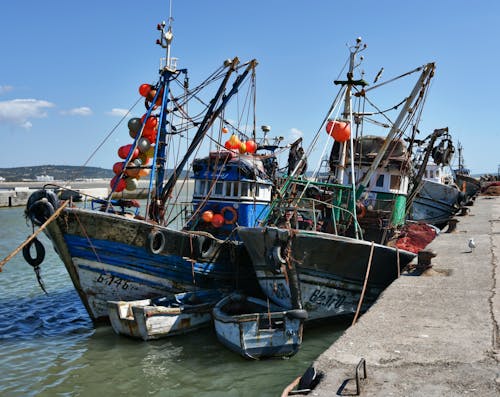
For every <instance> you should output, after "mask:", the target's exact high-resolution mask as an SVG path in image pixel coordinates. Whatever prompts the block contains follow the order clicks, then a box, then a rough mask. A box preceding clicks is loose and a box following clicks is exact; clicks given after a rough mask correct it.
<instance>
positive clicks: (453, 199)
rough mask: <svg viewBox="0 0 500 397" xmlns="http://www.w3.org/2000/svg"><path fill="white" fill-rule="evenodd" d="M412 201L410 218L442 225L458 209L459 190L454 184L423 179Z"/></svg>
mask: <svg viewBox="0 0 500 397" xmlns="http://www.w3.org/2000/svg"><path fill="white" fill-rule="evenodd" d="M423 182H424V183H423V186H422V188H421V190H420V191H419V193H418V195H417V197H416V198H415V200H414V201H413V205H412V210H411V218H412V219H413V220H415V221H418V222H425V223H429V224H431V225H435V226H444V225H446V224H447V223H448V221H449V220H450V219H451V218H452V217H453V216H454V215H455V214H456V213H457V212H458V210H459V209H460V205H459V201H460V191H459V190H458V188H457V186H456V185H454V184H451V185H445V184H443V183H437V182H434V181H428V180H424V181H423Z"/></svg>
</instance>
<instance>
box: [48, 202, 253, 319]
mask: <svg viewBox="0 0 500 397" xmlns="http://www.w3.org/2000/svg"><path fill="white" fill-rule="evenodd" d="M46 230H47V235H48V236H49V238H50V239H51V240H52V242H53V244H54V248H55V250H56V252H57V253H58V255H59V256H60V257H61V259H62V260H63V262H64V264H65V266H66V269H67V271H68V273H69V275H70V277H71V279H72V281H73V284H74V286H75V288H76V290H77V291H78V293H79V296H80V298H81V300H82V302H83V304H84V305H85V307H86V309H87V311H88V313H89V316H90V317H91V319H92V320H93V321H94V322H95V323H101V322H106V323H107V322H108V321H109V319H108V307H107V302H108V301H133V300H140V299H146V298H154V297H160V296H168V295H173V294H176V293H180V292H185V291H193V290H196V289H199V288H202V289H220V290H224V289H226V290H233V289H235V288H240V289H242V290H245V291H248V292H249V293H256V291H258V284H257V281H256V278H255V274H254V272H253V269H252V267H251V265H250V260H249V257H248V254H247V252H246V250H245V248H244V247H243V245H242V244H241V243H240V242H236V241H232V242H223V241H221V240H217V239H215V238H213V237H210V235H209V234H208V233H204V234H196V233H194V232H193V233H190V232H183V231H176V230H172V229H169V228H167V227H161V226H158V225H155V224H152V223H149V222H145V221H143V220H138V219H133V218H129V217H126V216H122V215H116V214H110V213H106V212H100V211H91V210H85V209H79V208H68V209H65V210H64V212H63V213H62V215H61V216H59V217H58V218H57V219H56V221H55V222H52V223H51V224H49V226H48V227H47V229H46ZM159 234H160V235H161V236H160V237H161V242H162V244H160V247H153V251H154V252H152V249H151V248H152V246H151V244H152V243H151V241H152V238H151V236H158V235H159Z"/></svg>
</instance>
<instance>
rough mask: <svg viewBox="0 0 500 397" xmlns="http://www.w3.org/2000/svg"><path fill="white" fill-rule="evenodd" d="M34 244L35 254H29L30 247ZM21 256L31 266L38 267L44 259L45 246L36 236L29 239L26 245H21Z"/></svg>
mask: <svg viewBox="0 0 500 397" xmlns="http://www.w3.org/2000/svg"><path fill="white" fill-rule="evenodd" d="M33 244H35V252H36V256H35V257H32V256H31V247H32V246H33ZM23 257H24V260H25V261H26V262H28V264H30V265H31V266H33V267H38V266H40V265H41V263H42V262H43V260H44V259H45V247H44V246H43V244H42V243H41V242H40V240H38V239H37V238H36V237H35V238H34V239H33V240H31V241H30V242H29V243H28V244H27V245H25V246H24V247H23Z"/></svg>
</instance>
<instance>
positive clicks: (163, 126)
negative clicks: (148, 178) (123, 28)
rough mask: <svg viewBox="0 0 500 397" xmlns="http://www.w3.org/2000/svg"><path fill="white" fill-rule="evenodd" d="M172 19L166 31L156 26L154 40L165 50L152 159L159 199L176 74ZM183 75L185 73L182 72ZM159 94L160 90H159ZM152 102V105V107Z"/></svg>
mask: <svg viewBox="0 0 500 397" xmlns="http://www.w3.org/2000/svg"><path fill="white" fill-rule="evenodd" d="M172 19H173V18H172V17H171V16H170V17H169V20H168V21H169V22H168V30H165V22H162V23H161V24H158V26H157V29H158V30H159V31H160V38H159V39H158V40H156V44H158V45H160V46H161V47H163V48H165V50H166V57H165V65H164V66H163V65H160V73H161V83H160V86H161V87H162V88H163V98H162V106H161V111H160V125H159V134H158V139H157V142H156V147H157V148H158V149H157V152H156V153H155V155H156V156H157V157H155V158H154V159H153V164H157V166H158V172H157V177H156V197H159V196H160V194H161V186H162V184H163V179H164V178H165V167H166V160H167V159H166V156H167V145H166V136H167V114H168V112H167V105H168V100H169V89H170V80H171V78H172V76H175V75H176V74H178V71H177V68H176V65H175V62H173V61H172V58H171V55H170V53H171V46H172V40H173V38H174V35H173V33H172ZM183 72H184V73H185V72H186V71H185V70H183ZM159 92H161V89H160V90H159ZM154 103H155V102H153V105H152V106H154Z"/></svg>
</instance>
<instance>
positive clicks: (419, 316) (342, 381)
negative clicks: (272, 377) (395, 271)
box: [305, 196, 500, 397]
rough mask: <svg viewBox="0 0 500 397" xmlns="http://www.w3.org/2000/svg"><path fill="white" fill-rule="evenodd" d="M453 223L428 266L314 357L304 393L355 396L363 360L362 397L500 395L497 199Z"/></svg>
mask: <svg viewBox="0 0 500 397" xmlns="http://www.w3.org/2000/svg"><path fill="white" fill-rule="evenodd" d="M458 220H459V223H458V225H457V228H456V230H455V231H453V232H450V233H447V232H446V230H444V231H443V232H442V233H441V234H440V235H439V236H437V238H436V239H435V240H434V241H433V242H432V243H431V244H430V245H429V246H428V248H429V249H432V250H433V251H435V253H436V254H437V256H436V257H435V258H433V259H432V268H431V269H429V270H427V271H426V272H424V273H423V274H422V275H420V276H413V275H409V274H405V275H402V276H401V277H400V278H399V279H397V280H396V281H395V282H394V283H392V284H391V285H390V286H389V287H388V288H387V289H386V290H385V291H384V292H383V293H382V295H381V296H380V297H379V299H378V300H377V302H376V303H375V304H374V305H373V306H372V307H371V308H370V309H369V310H368V311H367V312H366V313H365V314H363V315H362V316H361V317H360V318H359V319H358V322H357V323H356V324H355V325H353V326H351V327H349V328H348V329H347V330H346V331H345V332H344V334H343V335H342V336H341V337H340V338H339V339H338V340H337V341H335V343H333V344H332V345H331V346H330V347H329V348H328V349H327V350H326V351H325V352H324V353H323V354H321V355H320V356H319V357H318V358H317V360H316V361H315V362H314V363H313V366H314V368H315V369H316V371H318V372H321V373H322V374H323V378H322V380H321V382H320V383H319V385H318V386H317V387H316V388H315V389H314V390H312V391H311V392H310V393H309V394H308V395H310V396H334V395H356V381H355V373H356V371H355V369H356V367H357V366H358V364H359V363H360V360H361V359H364V360H365V363H366V375H367V377H366V379H360V382H359V384H360V388H361V392H360V394H359V395H360V396H425V397H433V396H435V397H438V396H439V397H442V396H464V395H477V396H482V397H488V396H492V397H493V396H497V397H498V396H500V329H499V327H500V294H499V288H500V287H499V286H500V280H499V278H500V268H499V266H498V262H499V258H500V197H486V196H479V197H478V198H477V199H476V200H475V203H474V205H473V206H472V207H470V212H469V214H468V215H465V216H460V217H458ZM471 237H472V238H474V241H475V242H476V244H477V248H475V249H474V251H473V252H468V251H469V248H468V240H469V238H471ZM305 337H307V335H305ZM358 369H359V372H358V373H359V376H360V377H361V378H363V376H364V373H363V372H364V371H363V370H362V367H361V366H359V367H358Z"/></svg>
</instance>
